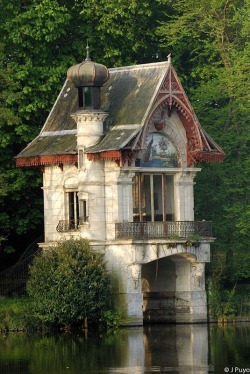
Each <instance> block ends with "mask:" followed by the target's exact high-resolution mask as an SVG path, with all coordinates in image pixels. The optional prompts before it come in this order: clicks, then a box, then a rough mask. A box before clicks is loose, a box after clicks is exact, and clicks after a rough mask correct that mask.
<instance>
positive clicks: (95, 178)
mask: <svg viewBox="0 0 250 374" xmlns="http://www.w3.org/2000/svg"><path fill="white" fill-rule="evenodd" d="M223 158H224V153H223V151H222V150H221V148H220V147H219V146H218V145H217V144H216V143H215V142H214V140H213V139H212V138H211V137H210V136H209V135H208V134H207V133H206V132H205V131H204V129H202V127H201V125H200V123H199V121H198V119H197V117H196V115H195V113H194V110H193V108H192V106H191V104H190V102H189V100H188V97H187V95H186V94H185V92H184V90H183V87H182V85H181V83H180V81H179V79H178V76H177V74H176V72H175V70H174V68H173V66H172V63H171V58H170V56H169V58H168V61H167V62H158V63H151V64H144V65H135V66H126V67H120V68H112V69H107V68H106V67H105V66H103V65H101V64H97V63H95V62H93V61H91V59H90V57H89V54H88V53H87V57H86V59H85V61H83V62H82V63H80V64H77V65H75V66H72V67H71V68H69V70H68V74H67V79H66V81H65V84H64V86H63V87H62V90H61V92H60V94H59V96H58V98H57V100H56V102H55V104H54V106H53V108H52V110H51V112H50V114H49V116H48V118H47V121H46V123H45V124H44V126H43V128H42V130H41V132H40V134H39V135H38V136H37V137H36V138H35V139H34V140H33V141H32V142H31V143H30V144H29V145H28V146H27V147H26V148H25V149H24V150H23V151H22V152H21V153H20V154H19V155H18V156H17V157H16V164H17V166H19V167H39V168H40V169H41V170H42V172H43V193H44V224H45V241H44V243H41V244H40V245H41V247H42V248H46V247H48V246H49V245H51V244H53V243H54V242H55V241H58V240H61V239H68V238H72V237H76V238H79V237H82V238H88V239H89V241H90V244H91V246H92V247H93V248H94V249H96V250H97V251H101V253H103V256H104V257H105V259H106V261H107V266H108V268H109V269H110V271H111V272H112V279H113V294H114V300H115V302H116V305H117V306H118V308H119V309H120V310H121V311H122V313H123V315H124V317H125V319H126V321H127V324H129V325H133V324H136V325H140V324H142V323H143V321H144V322H150V321H151V322H157V321H159V322H201V321H206V318H207V306H206V291H205V276H204V268H205V263H206V262H209V258H210V257H209V256H210V243H211V242H213V240H214V238H213V237H212V231H211V222H208V221H205V220H204V221H201V222H196V221H194V194H193V186H194V178H195V176H196V173H197V172H199V171H200V170H201V169H200V168H199V167H197V163H198V162H203V161H206V162H221V161H223ZM204 218H206V217H204Z"/></svg>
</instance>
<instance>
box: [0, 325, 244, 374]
mask: <svg viewBox="0 0 250 374" xmlns="http://www.w3.org/2000/svg"><path fill="white" fill-rule="evenodd" d="M249 342H250V325H245V326H242V325H240V326H224V327H220V326H217V325H214V326H213V325H211V326H209V325H206V324H203V325H198V324H197V325H184V324H183V325H148V326H145V327H144V328H142V327H138V328H126V329H125V328H124V329H120V330H118V331H115V332H114V333H110V334H103V335H100V334H98V335H89V336H88V337H87V338H86V337H85V336H84V334H78V335H75V334H60V335H43V336H41V335H27V334H20V333H19V334H14V333H11V334H8V335H4V334H0V373H1V374H5V373H6V374H7V373H8V374H40V373H41V374H64V373H67V374H79V373H84V374H93V373H101V374H112V373H120V374H122V373H128V374H130V373H131V374H147V373H162V372H163V373H164V372H165V373H181V374H182V373H183V374H184V373H185V374H189V373H190V374H191V373H200V374H203V373H212V372H214V373H215V374H217V373H223V372H224V368H225V367H229V368H230V369H231V368H232V367H238V368H250V361H249V348H250V347H249V344H250V343H249ZM249 371H250V370H249Z"/></svg>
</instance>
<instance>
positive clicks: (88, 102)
mask: <svg viewBox="0 0 250 374" xmlns="http://www.w3.org/2000/svg"><path fill="white" fill-rule="evenodd" d="M84 100H85V107H88V108H92V107H93V95H92V87H85V88H84Z"/></svg>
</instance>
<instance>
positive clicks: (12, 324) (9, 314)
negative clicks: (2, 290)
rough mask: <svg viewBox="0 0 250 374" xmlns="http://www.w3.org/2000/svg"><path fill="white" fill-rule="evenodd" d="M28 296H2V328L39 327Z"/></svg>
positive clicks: (21, 328)
mask: <svg viewBox="0 0 250 374" xmlns="http://www.w3.org/2000/svg"><path fill="white" fill-rule="evenodd" d="M30 307H31V301H30V300H29V299H27V298H0V330H8V331H9V330H24V329H25V330H27V329H31V328H32V327H34V325H35V326H36V327H38V321H35V319H34V317H33V316H32V314H31V309H30Z"/></svg>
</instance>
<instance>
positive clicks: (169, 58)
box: [168, 53, 171, 63]
mask: <svg viewBox="0 0 250 374" xmlns="http://www.w3.org/2000/svg"><path fill="white" fill-rule="evenodd" d="M168 62H169V63H171V53H169V55H168Z"/></svg>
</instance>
